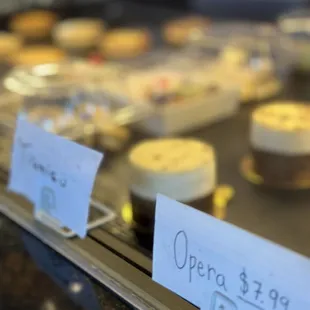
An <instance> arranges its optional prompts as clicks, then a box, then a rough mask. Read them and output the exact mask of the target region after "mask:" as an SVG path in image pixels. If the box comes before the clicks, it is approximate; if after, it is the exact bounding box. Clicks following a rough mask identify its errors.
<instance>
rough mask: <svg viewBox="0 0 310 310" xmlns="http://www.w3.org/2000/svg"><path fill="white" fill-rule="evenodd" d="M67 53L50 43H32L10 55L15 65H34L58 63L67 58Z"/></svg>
mask: <svg viewBox="0 0 310 310" xmlns="http://www.w3.org/2000/svg"><path fill="white" fill-rule="evenodd" d="M65 58H66V54H65V53H64V52H63V51H62V50H61V49H58V48H56V47H53V46H49V45H32V46H29V47H25V48H24V49H22V50H20V51H19V52H18V53H15V54H13V55H12V56H11V57H10V60H11V62H12V64H14V65H29V66H34V65H38V64H44V63H57V62H61V61H63V60H65Z"/></svg>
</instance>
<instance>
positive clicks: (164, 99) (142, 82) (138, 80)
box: [127, 68, 218, 105]
mask: <svg viewBox="0 0 310 310" xmlns="http://www.w3.org/2000/svg"><path fill="white" fill-rule="evenodd" d="M187 73H188V72H186V74H184V73H182V72H179V71H175V70H165V69H163V68H159V69H158V70H147V71H141V72H134V73H133V74H132V75H129V76H128V80H127V89H128V91H129V94H130V98H131V100H132V101H133V102H139V101H140V102H150V103H154V104H160V105H162V104H165V105H166V104H183V103H189V102H195V99H198V100H199V99H201V97H202V96H205V95H209V94H211V93H214V91H217V90H218V89H217V85H215V84H214V83H209V81H208V80H207V79H206V78H204V76H202V75H201V74H200V73H199V72H198V71H193V72H192V74H191V75H190V76H189V75H188V74H187Z"/></svg>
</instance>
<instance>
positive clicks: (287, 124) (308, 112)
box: [250, 102, 310, 188]
mask: <svg viewBox="0 0 310 310" xmlns="http://www.w3.org/2000/svg"><path fill="white" fill-rule="evenodd" d="M250 141H251V149H252V156H253V164H254V169H255V172H256V173H257V174H259V175H260V176H261V177H262V178H263V180H264V183H265V184H269V185H273V186H278V187H287V188H292V187H295V188H296V187H300V186H303V185H304V184H305V183H306V184H308V183H309V181H310V106H308V105H305V104H301V103H295V102H275V103H272V104H268V105H264V106H262V107H259V108H258V109H256V110H255V111H254V112H253V114H252V122H251V136H250Z"/></svg>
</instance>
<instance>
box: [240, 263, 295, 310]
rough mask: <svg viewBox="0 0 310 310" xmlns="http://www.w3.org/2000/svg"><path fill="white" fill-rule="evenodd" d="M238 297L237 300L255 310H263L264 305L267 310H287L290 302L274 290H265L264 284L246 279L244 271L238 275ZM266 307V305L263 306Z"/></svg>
mask: <svg viewBox="0 0 310 310" xmlns="http://www.w3.org/2000/svg"><path fill="white" fill-rule="evenodd" d="M240 281H241V284H240V293H241V294H240V296H238V298H239V299H240V300H242V301H243V302H245V303H248V304H250V305H252V306H253V307H255V308H257V309H260V310H261V309H264V307H263V305H264V304H265V303H266V304H268V305H267V308H268V309H272V310H277V309H280V310H289V306H290V300H289V299H288V298H287V297H286V296H283V295H281V293H280V292H279V291H278V290H277V289H275V288H271V289H270V288H265V286H264V284H263V283H262V282H260V281H257V280H252V279H250V278H249V277H248V275H247V272H246V270H245V269H243V270H242V272H241V273H240ZM265 306H266V305H265Z"/></svg>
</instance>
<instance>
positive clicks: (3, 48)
mask: <svg viewBox="0 0 310 310" xmlns="http://www.w3.org/2000/svg"><path fill="white" fill-rule="evenodd" d="M22 44H23V42H22V39H21V38H20V37H19V36H17V35H14V34H11V33H9V32H0V59H1V60H4V59H6V58H7V57H8V56H10V55H12V54H13V53H16V52H17V51H19V50H20V49H21V47H22Z"/></svg>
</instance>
